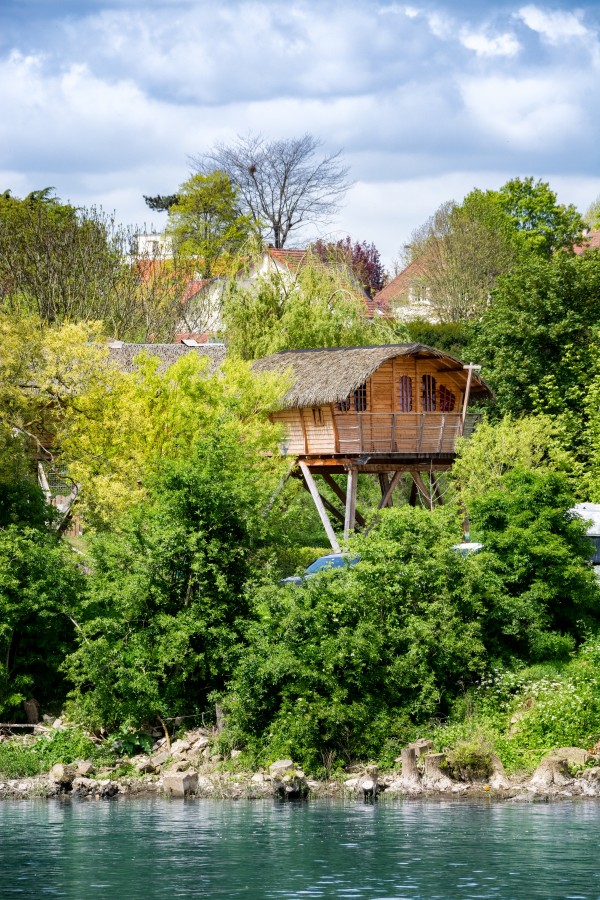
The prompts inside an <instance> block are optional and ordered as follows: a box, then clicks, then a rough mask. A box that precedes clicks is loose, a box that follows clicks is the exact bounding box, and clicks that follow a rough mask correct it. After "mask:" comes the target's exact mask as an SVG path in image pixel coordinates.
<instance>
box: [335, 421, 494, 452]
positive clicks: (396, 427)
mask: <svg viewBox="0 0 600 900" xmlns="http://www.w3.org/2000/svg"><path fill="white" fill-rule="evenodd" d="M479 418H480V416H478V415H467V417H466V419H465V421H464V427H463V419H462V415H461V414H460V413H454V412H453V413H370V412H348V413H337V414H336V415H335V417H334V419H335V429H336V435H337V442H336V443H337V445H338V447H337V452H338V453H409V454H410V453H454V452H455V449H456V441H457V438H459V437H462V436H463V434H464V436H465V437H468V436H469V435H470V434H471V432H472V431H473V428H474V426H475V424H476V422H477V421H478V420H479Z"/></svg>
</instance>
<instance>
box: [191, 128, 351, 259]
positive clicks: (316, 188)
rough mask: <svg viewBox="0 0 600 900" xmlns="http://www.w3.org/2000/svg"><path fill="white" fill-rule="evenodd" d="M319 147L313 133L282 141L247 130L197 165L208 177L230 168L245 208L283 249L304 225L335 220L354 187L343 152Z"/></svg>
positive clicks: (199, 170) (277, 246)
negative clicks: (324, 152)
mask: <svg viewBox="0 0 600 900" xmlns="http://www.w3.org/2000/svg"><path fill="white" fill-rule="evenodd" d="M320 146H321V142H320V141H318V140H317V139H316V138H314V137H313V136H312V135H310V134H305V135H303V136H302V137H300V138H288V139H286V140H279V141H268V140H266V139H265V138H264V137H263V136H262V135H252V134H249V135H248V136H247V137H238V139H237V141H235V142H233V143H230V144H226V143H218V144H216V145H215V146H214V147H213V148H212V149H211V150H209V151H207V152H206V153H203V154H201V155H199V156H197V157H195V158H194V159H193V163H194V165H195V166H196V167H197V171H198V172H200V173H202V174H205V175H206V174H208V173H210V172H213V171H215V170H220V171H222V172H226V173H227V175H228V176H229V178H230V179H231V182H232V184H234V185H235V186H236V187H237V189H238V190H239V194H240V200H241V203H242V207H243V209H244V212H245V213H246V214H247V215H249V216H250V217H251V218H252V220H253V222H254V224H255V226H256V228H258V229H259V230H260V231H261V232H262V233H263V234H265V235H270V237H271V240H272V241H273V243H274V245H275V247H276V248H278V249H279V248H281V247H283V246H285V244H286V241H287V240H288V237H289V235H290V233H291V232H292V231H294V230H296V229H297V228H299V227H301V226H302V225H306V224H309V223H312V224H314V223H326V222H329V221H331V217H332V216H333V214H334V213H335V212H336V211H337V209H338V206H339V203H340V201H341V200H342V198H343V196H344V194H345V193H346V191H347V190H348V188H349V187H350V182H349V181H348V177H347V176H348V169H347V168H346V167H345V166H343V165H342V164H341V162H340V155H341V151H338V152H336V153H331V154H328V155H325V156H322V157H319V156H318V150H319V147H320Z"/></svg>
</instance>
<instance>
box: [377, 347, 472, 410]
mask: <svg viewBox="0 0 600 900" xmlns="http://www.w3.org/2000/svg"><path fill="white" fill-rule="evenodd" d="M423 375H432V376H433V377H434V378H435V381H436V390H437V393H438V400H439V389H440V387H441V386H442V385H443V386H444V387H446V388H447V389H448V390H449V391H451V392H452V393H453V394H454V398H455V402H454V410H453V411H454V412H460V410H461V408H462V402H463V397H464V390H465V386H466V375H465V373H464V372H463V371H462V370H458V371H456V372H454V371H452V370H444V369H439V368H437V366H436V360H435V359H416V358H415V357H410V356H396V357H395V358H394V359H390V360H388V361H387V362H385V363H384V364H383V365H382V366H380V367H379V369H377V371H376V372H374V373H373V375H372V376H371V378H370V379H369V381H368V383H367V396H368V404H367V412H396V413H399V412H402V413H408V410H407V409H406V408H405V404H402V402H401V390H400V380H401V378H402V377H403V376H407V377H408V378H410V380H411V388H412V391H411V394H412V396H411V400H412V404H411V405H412V410H410V411H411V412H412V413H422V412H424V411H425V410H424V409H423V388H422V378H423ZM403 393H404V397H405V398H406V389H404V391H403ZM436 412H440V404H439V402H438V403H436Z"/></svg>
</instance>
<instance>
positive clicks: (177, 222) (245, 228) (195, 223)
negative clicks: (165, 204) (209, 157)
mask: <svg viewBox="0 0 600 900" xmlns="http://www.w3.org/2000/svg"><path fill="white" fill-rule="evenodd" d="M250 227H251V221H250V219H249V218H248V217H247V216H243V215H242V214H241V212H240V209H239V204H238V196H237V191H236V189H235V188H234V186H233V185H232V183H231V181H230V180H229V177H228V176H227V175H226V174H225V173H224V172H220V171H218V170H215V171H214V172H210V173H209V174H208V175H200V174H196V175H192V176H191V178H189V179H188V180H187V181H184V183H183V184H182V185H181V186H180V188H179V192H178V195H177V201H176V202H175V203H174V204H172V205H171V206H170V207H169V221H168V224H167V229H166V230H167V234H169V235H171V238H172V239H173V243H174V246H175V248H176V250H177V251H178V252H179V254H180V255H183V256H184V257H193V258H194V261H195V264H196V267H197V269H198V270H199V271H200V272H201V275H202V278H211V277H212V275H213V273H214V266H215V263H216V262H217V260H219V261H220V262H221V263H222V262H223V258H224V257H225V256H226V255H230V254H235V253H237V252H238V251H239V250H240V249H241V247H242V245H243V244H244V242H245V241H246V240H247V238H248V236H249V232H250Z"/></svg>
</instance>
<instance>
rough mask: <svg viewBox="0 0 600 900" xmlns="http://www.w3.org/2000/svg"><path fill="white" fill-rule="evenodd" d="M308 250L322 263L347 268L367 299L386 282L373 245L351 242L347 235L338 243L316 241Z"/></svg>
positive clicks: (384, 273)
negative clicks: (333, 263) (335, 263)
mask: <svg viewBox="0 0 600 900" xmlns="http://www.w3.org/2000/svg"><path fill="white" fill-rule="evenodd" d="M310 250H311V251H312V252H313V253H316V254H317V256H318V257H319V258H320V259H322V260H323V261H324V262H339V263H341V264H344V265H346V266H348V268H349V269H350V270H351V271H352V272H353V274H354V276H355V278H356V280H357V281H358V282H359V284H360V286H361V287H362V288H364V290H365V291H366V292H367V294H368V295H369V297H372V296H373V295H374V294H376V293H377V291H380V290H381V288H382V287H383V286H384V284H385V282H386V277H387V276H386V271H385V269H384V267H383V263H382V262H381V257H380V255H379V250H378V249H377V247H376V246H375V244H372V243H371V244H369V243H367V241H353V240H352V238H351V237H350V236H349V235H347V236H346V237H345V238H341V239H340V240H339V241H334V242H333V241H322V240H318V241H316V242H315V243H314V244H311V247H310Z"/></svg>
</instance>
